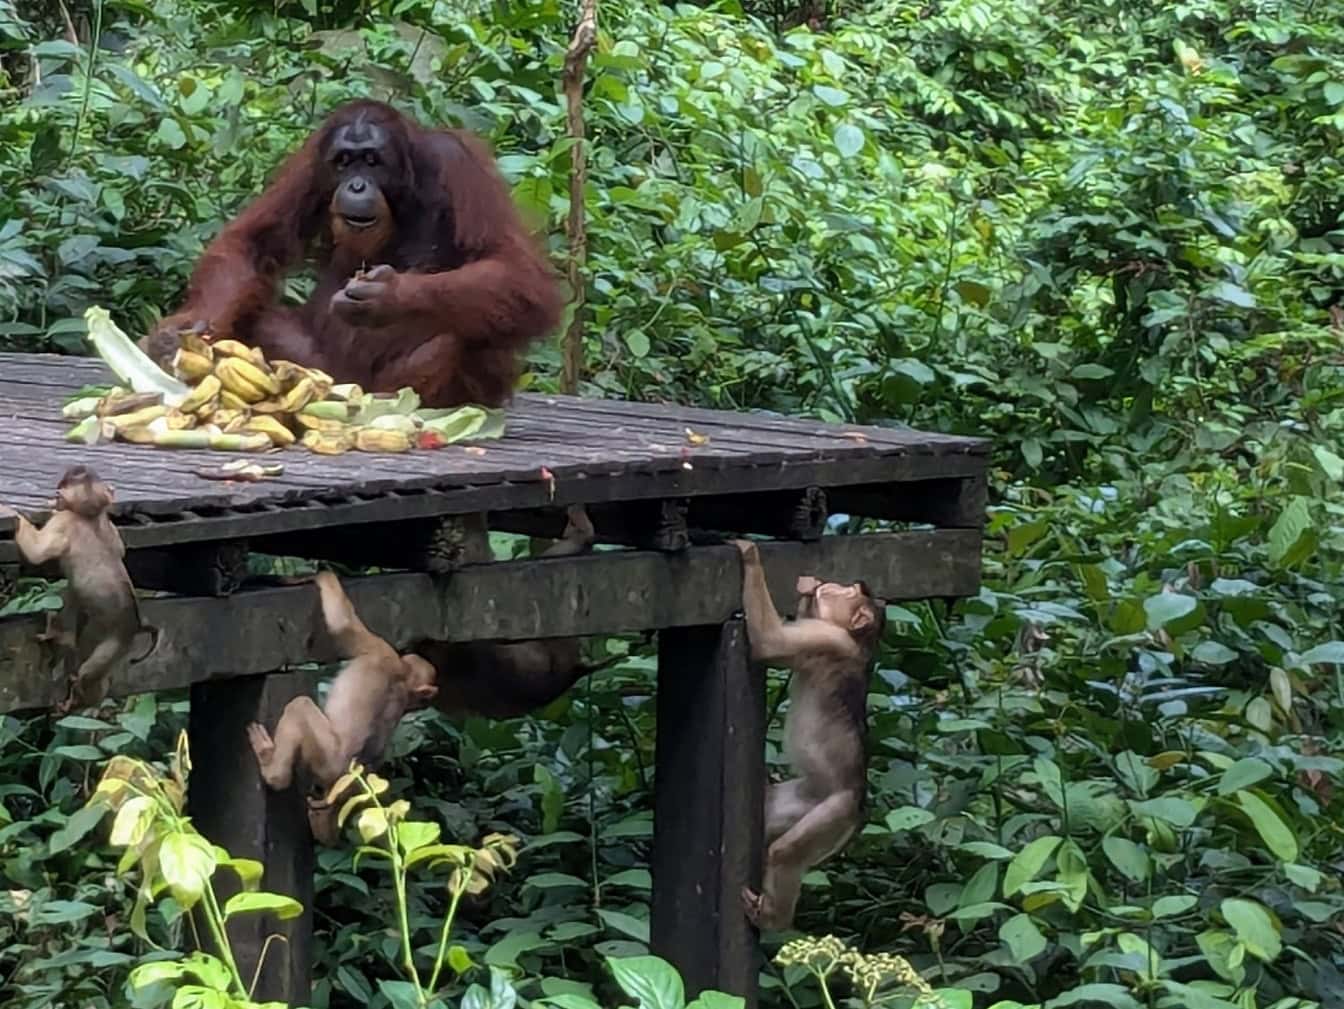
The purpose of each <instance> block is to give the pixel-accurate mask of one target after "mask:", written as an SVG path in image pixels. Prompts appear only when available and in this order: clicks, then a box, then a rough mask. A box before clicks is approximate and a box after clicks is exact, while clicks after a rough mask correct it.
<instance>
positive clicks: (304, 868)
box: [187, 673, 314, 1005]
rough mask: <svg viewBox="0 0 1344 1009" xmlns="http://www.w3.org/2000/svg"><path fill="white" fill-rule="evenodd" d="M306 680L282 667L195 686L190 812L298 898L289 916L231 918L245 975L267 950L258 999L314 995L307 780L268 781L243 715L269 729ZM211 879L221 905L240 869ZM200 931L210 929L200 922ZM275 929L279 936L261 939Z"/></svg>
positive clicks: (206, 832) (268, 881)
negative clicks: (296, 910)
mask: <svg viewBox="0 0 1344 1009" xmlns="http://www.w3.org/2000/svg"><path fill="white" fill-rule="evenodd" d="M310 686H311V683H310V678H309V676H307V675H305V674H299V673H288V674H276V675H272V676H259V677H253V678H251V679H246V680H231V681H227V682H217V683H208V682H207V683H197V684H196V685H195V686H193V687H192V688H191V714H190V721H189V723H188V730H187V731H188V736H189V738H190V739H191V762H192V771H191V778H190V780H189V783H188V795H187V813H188V815H189V816H190V817H191V818H192V821H193V823H194V824H195V825H196V829H197V830H199V831H200V832H201V834H202V835H203V836H205V837H206V838H207V839H209V840H210V841H212V842H213V843H215V844H218V845H219V846H220V847H222V848H224V849H225V850H226V851H228V853H229V854H230V855H233V856H234V857H236V858H252V859H256V860H257V861H258V862H260V863H261V864H262V877H261V889H263V890H266V891H269V892H271V893H280V894H284V895H285V896H288V897H293V898H294V899H295V900H297V901H298V902H299V903H300V904H302V905H303V913H302V914H301V915H300V916H299V917H297V918H292V919H290V920H289V921H284V922H282V921H279V920H277V919H276V917H275V916H274V915H271V914H263V915H257V914H247V915H239V916H238V917H237V918H235V919H234V920H233V921H232V922H230V924H229V942H230V944H231V945H232V947H233V951H234V955H235V956H236V957H237V960H238V967H239V969H240V970H241V971H242V974H243V976H244V977H245V978H248V979H251V977H252V976H253V973H254V972H255V971H256V969H257V963H258V959H259V958H260V957H261V955H262V952H263V950H264V951H265V960H264V961H263V962H262V971H261V974H260V976H259V977H258V981H257V988H256V992H255V998H256V1000H257V1001H258V1002H267V1001H275V1002H282V1003H284V1004H286V1005H307V1004H308V1001H309V999H310V997H311V995H312V992H311V983H310V977H309V968H310V963H311V960H312V934H313V868H314V856H313V842H312V835H311V833H310V832H309V829H308V812H307V805H306V803H305V801H304V796H303V791H302V786H303V784H304V782H303V779H302V778H301V777H299V776H296V777H295V782H294V784H292V785H290V787H289V788H287V789H285V790H284V791H283V792H276V791H273V790H272V789H270V788H267V787H266V784H265V783H264V782H263V781H262V780H261V775H260V774H259V773H258V771H257V759H256V756H255V755H254V754H253V753H252V748H251V746H250V745H249V743H248V741H247V731H246V730H247V723H248V722H252V721H259V722H261V723H262V724H263V725H265V726H267V727H268V728H269V729H270V730H271V731H272V732H274V731H275V724H276V722H277V721H279V719H280V712H281V711H283V710H284V707H285V705H286V704H288V703H289V701H290V700H291V699H292V698H294V697H298V696H300V695H302V694H306V693H308V692H309V688H310ZM214 886H215V893H216V894H217V895H218V897H219V901H220V903H221V905H222V904H223V903H224V902H226V901H227V900H228V899H229V897H231V896H232V895H233V894H235V893H237V892H238V891H239V889H241V887H240V885H239V880H238V876H237V874H236V873H234V872H233V871H232V870H229V869H221V870H219V871H218V872H216V874H215V878H214ZM197 933H198V934H200V935H204V936H208V935H209V933H208V931H207V930H206V929H205V928H204V927H198V928H197ZM273 934H279V935H280V936H283V937H284V941H279V940H276V941H272V942H271V943H270V944H269V945H267V943H266V939H267V937H268V936H270V935H273ZM206 948H207V949H209V948H210V944H209V942H208V940H207V943H206Z"/></svg>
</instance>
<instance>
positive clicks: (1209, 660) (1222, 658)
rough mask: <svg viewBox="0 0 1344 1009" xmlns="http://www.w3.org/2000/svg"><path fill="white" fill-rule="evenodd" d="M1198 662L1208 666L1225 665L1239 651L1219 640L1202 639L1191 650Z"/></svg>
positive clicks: (1191, 654)
mask: <svg viewBox="0 0 1344 1009" xmlns="http://www.w3.org/2000/svg"><path fill="white" fill-rule="evenodd" d="M1190 657H1191V658H1192V659H1194V660H1195V661H1196V662H1202V663H1204V664H1205V665H1208V666H1225V665H1227V664H1228V663H1229V662H1232V661H1233V660H1234V659H1236V657H1237V653H1236V652H1234V651H1233V650H1232V649H1230V648H1228V647H1227V645H1224V644H1222V643H1220V642H1218V641H1201V642H1200V643H1199V644H1197V645H1195V647H1194V649H1193V650H1191V652H1190Z"/></svg>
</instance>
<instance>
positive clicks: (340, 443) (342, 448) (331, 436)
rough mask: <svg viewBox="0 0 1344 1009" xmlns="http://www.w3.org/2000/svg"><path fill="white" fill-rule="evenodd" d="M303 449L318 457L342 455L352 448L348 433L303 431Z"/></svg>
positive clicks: (352, 443) (352, 440)
mask: <svg viewBox="0 0 1344 1009" xmlns="http://www.w3.org/2000/svg"><path fill="white" fill-rule="evenodd" d="M303 447H304V448H306V449H308V450H309V451H311V452H316V453H318V454H319V455H343V454H344V453H346V452H349V451H350V449H351V448H353V447H354V439H353V438H352V437H351V436H350V432H349V431H305V432H304V433H303Z"/></svg>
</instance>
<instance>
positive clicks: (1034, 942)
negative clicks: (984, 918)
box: [999, 914, 1046, 963]
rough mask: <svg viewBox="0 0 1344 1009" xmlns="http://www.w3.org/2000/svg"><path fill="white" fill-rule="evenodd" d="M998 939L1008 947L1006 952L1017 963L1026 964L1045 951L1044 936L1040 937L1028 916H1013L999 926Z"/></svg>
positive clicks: (1038, 931) (1038, 930)
mask: <svg viewBox="0 0 1344 1009" xmlns="http://www.w3.org/2000/svg"><path fill="white" fill-rule="evenodd" d="M999 939H1001V940H1002V941H1003V942H1004V943H1006V944H1007V946H1008V952H1010V953H1011V954H1012V955H1013V959H1014V960H1016V961H1017V962H1018V963H1026V962H1027V961H1028V960H1030V959H1031V958H1032V957H1034V956H1037V955H1038V954H1040V953H1043V952H1044V951H1045V947H1046V940H1045V936H1043V935H1041V931H1040V929H1038V928H1037V927H1036V923H1035V922H1033V921H1032V920H1031V915H1029V914H1015V915H1013V917H1011V918H1009V919H1008V920H1007V921H1005V922H1004V923H1003V924H1002V925H1001V926H999Z"/></svg>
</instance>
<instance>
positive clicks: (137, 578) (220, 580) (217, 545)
mask: <svg viewBox="0 0 1344 1009" xmlns="http://www.w3.org/2000/svg"><path fill="white" fill-rule="evenodd" d="M247 555H248V544H247V541H246V540H215V541H214V542H210V543H187V544H183V545H182V546H180V547H177V548H175V549H171V550H128V551H127V552H126V571H127V573H128V574H130V576H131V581H132V582H134V583H135V584H136V585H137V586H138V587H140V588H142V589H156V590H158V591H160V592H172V593H174V594H176V595H184V596H227V595H230V594H231V593H234V592H237V591H238V589H239V588H240V587H241V586H242V584H243V582H245V581H246V580H247Z"/></svg>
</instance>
